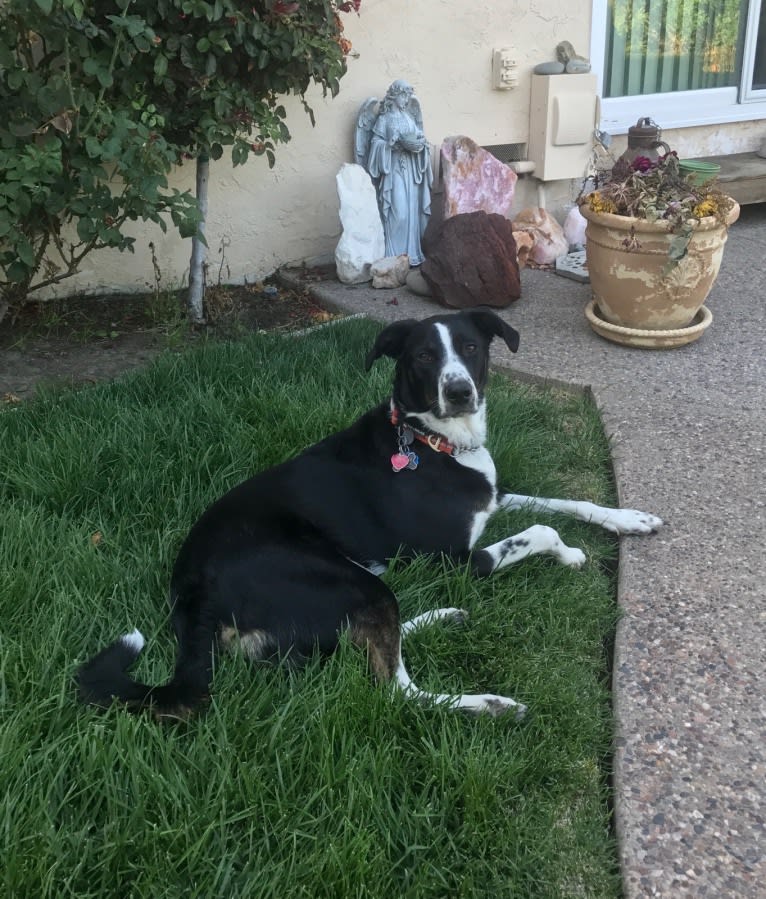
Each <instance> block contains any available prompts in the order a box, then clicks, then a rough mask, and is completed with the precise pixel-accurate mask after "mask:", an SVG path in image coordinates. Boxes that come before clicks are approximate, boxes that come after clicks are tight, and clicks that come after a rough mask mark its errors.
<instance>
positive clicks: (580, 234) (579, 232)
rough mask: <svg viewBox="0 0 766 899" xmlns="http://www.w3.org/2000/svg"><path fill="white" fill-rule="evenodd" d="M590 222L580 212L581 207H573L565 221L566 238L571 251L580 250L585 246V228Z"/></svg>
mask: <svg viewBox="0 0 766 899" xmlns="http://www.w3.org/2000/svg"><path fill="white" fill-rule="evenodd" d="M587 224H588V222H587V221H586V219H585V217H584V216H583V214H582V213H581V212H580V207H579V206H573V207H572V208H571V209H570V210H569V212H568V213H567V217H566V218H565V219H564V237H566V239H567V241H568V242H569V249H570V250H579V249H580V248H581V247H584V246H585V228H586V226H587Z"/></svg>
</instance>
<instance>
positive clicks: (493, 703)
mask: <svg viewBox="0 0 766 899" xmlns="http://www.w3.org/2000/svg"><path fill="white" fill-rule="evenodd" d="M482 699H483V701H484V707H483V708H481V709H479V710H478V711H479V713H480V714H484V715H491V716H492V717H493V718H498V717H499V716H500V715H507V714H508V713H509V712H510V713H513V717H514V718H515V719H516V720H517V721H521V720H522V718H523V717H524V716H525V715H526V713H527V707H526V706H525V705H523V704H522V703H520V702H516V700H515V699H510V698H509V697H508V696H497V695H495V694H494V693H485V694H484V696H482Z"/></svg>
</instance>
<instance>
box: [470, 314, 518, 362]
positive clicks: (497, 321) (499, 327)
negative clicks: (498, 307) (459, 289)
mask: <svg viewBox="0 0 766 899" xmlns="http://www.w3.org/2000/svg"><path fill="white" fill-rule="evenodd" d="M466 314H467V315H468V316H469V317H470V318H471V320H472V321H473V323H474V324H475V325H476V327H477V328H478V329H479V330H480V331H481V333H482V334H486V336H487V337H489V338H490V340H491V339H492V338H493V337H502V338H503V340H504V341H505V343H506V345H507V347H508V349H509V350H510V351H511V352H512V353H515V352H516V350H518V348H519V332H518V331H517V330H516V329H515V328H512V327H511V326H510V325H509V324H508V323H507V322H506V321H503V319H502V318H500V316H499V315H497V314H496V313H494V312H493V311H492V310H491V309H487V308H486V307H485V306H477V307H476V308H475V309H467V310H466Z"/></svg>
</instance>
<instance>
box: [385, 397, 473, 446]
mask: <svg viewBox="0 0 766 899" xmlns="http://www.w3.org/2000/svg"><path fill="white" fill-rule="evenodd" d="M388 415H389V418H390V419H391V424H392V425H393V426H394V427H401V428H402V429H403V428H409V430H410V431H412V433H413V436H414V438H415V440H419V441H420V442H421V443H425V444H426V446H429V447H430V448H431V449H432V450H434V452H437V453H446V454H447V455H448V456H455V455H457V452H458V451H457V449H456V447H454V446H453V445H452V444H451V443H450V442H449V441H448V440H447V439H446V437H442V436H440V435H439V434H426V433H425V432H424V431H420V430H418V429H417V428H416V427H413V425H411V424H410V423H409V422H407V421H403V419H402V415H401V413H400V412H399V410H398V409H397V408H396V406H392V407H391V411H390V412H389V414H388ZM400 436H401V435H400Z"/></svg>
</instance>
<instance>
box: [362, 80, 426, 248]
mask: <svg viewBox="0 0 766 899" xmlns="http://www.w3.org/2000/svg"><path fill="white" fill-rule="evenodd" d="M354 161H355V162H356V163H357V164H358V165H361V166H363V167H364V168H365V169H366V170H367V172H368V173H369V174H370V176H371V177H372V180H373V183H374V184H375V190H376V191H377V195H378V206H379V208H380V216H381V219H382V220H383V233H384V235H385V238H386V255H387V256H399V255H400V254H402V253H407V255H408V256H409V257H410V265H420V263H421V262H423V261H424V258H425V257H424V256H423V251H422V249H421V247H420V238H421V237H422V236H423V232H424V231H425V229H426V225H427V224H428V217H429V216H430V214H431V182H432V181H433V175H432V172H431V151H430V146H429V144H428V141H427V140H426V138H425V135H424V134H423V115H422V113H421V111H420V103H419V102H418V100H417V98H416V97H415V95H414V92H413V89H412V87H411V86H410V85H409V84H407V82H406V81H401V80H399V81H394V83H393V84H392V85H391V86H390V87H389V89H388V91H387V92H386V96H385V97H384V98H383V100H381V101H380V102H378V100H377V99H376V98H375V97H370V98H369V99H367V100H365V101H364V103H363V104H362V108H361V109H360V110H359V116H358V118H357V123H356V134H355V138H354Z"/></svg>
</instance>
